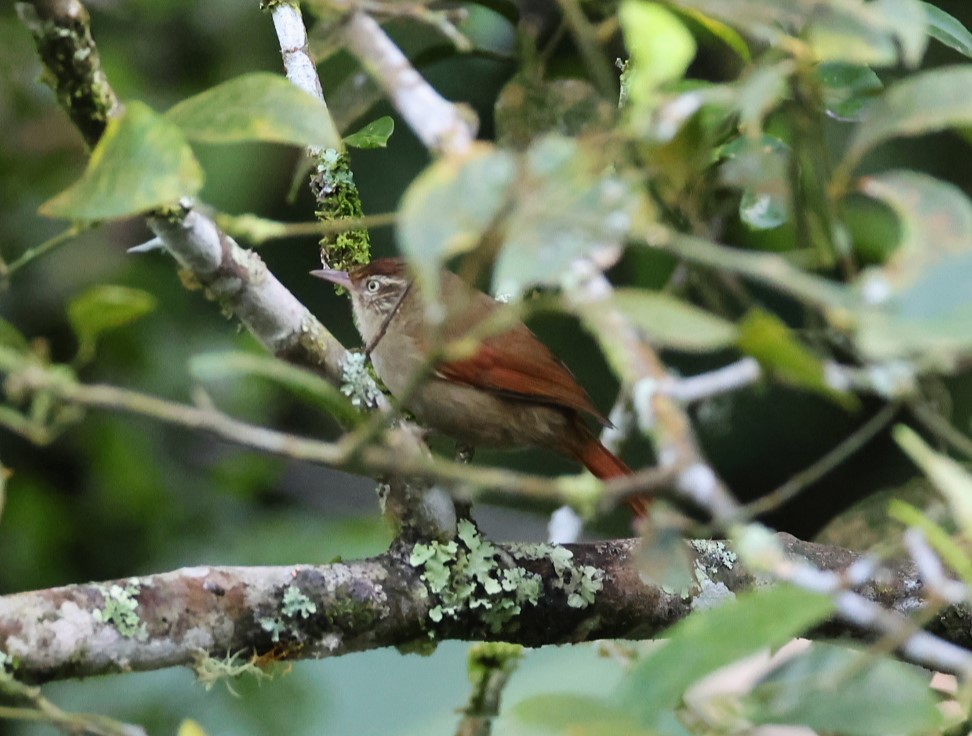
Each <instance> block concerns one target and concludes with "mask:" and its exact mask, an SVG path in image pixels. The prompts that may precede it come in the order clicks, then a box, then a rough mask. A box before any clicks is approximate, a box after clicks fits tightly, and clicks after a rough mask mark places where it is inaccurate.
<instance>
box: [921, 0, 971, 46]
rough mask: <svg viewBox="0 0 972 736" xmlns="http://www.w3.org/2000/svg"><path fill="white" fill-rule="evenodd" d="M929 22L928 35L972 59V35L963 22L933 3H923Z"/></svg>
mask: <svg viewBox="0 0 972 736" xmlns="http://www.w3.org/2000/svg"><path fill="white" fill-rule="evenodd" d="M922 6H924V8H925V16H926V18H927V20H928V35H929V36H931V37H932V38H934V39H935V40H936V41H938V42H939V43H943V44H945V45H946V46H948V47H949V48H950V49H954V50H955V51H958V52H959V53H960V54H962V55H963V56H968V57H970V58H972V33H969V29H968V28H966V27H965V26H964V25H962V22H961V21H960V20H958V19H956V18H953V17H952V16H951V15H949V14H948V13H946V12H945V11H944V10H942V9H941V8H938V7H936V6H934V5H932V4H931V3H922Z"/></svg>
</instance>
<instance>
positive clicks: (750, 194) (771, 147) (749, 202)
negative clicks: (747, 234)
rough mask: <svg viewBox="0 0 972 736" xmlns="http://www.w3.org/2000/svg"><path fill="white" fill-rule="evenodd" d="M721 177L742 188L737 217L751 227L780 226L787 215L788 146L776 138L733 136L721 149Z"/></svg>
mask: <svg viewBox="0 0 972 736" xmlns="http://www.w3.org/2000/svg"><path fill="white" fill-rule="evenodd" d="M720 154H721V157H723V158H724V159H725V162H724V163H723V164H722V166H721V167H720V169H719V176H720V179H721V180H722V182H723V183H724V184H726V185H727V186H730V187H737V188H739V189H741V190H742V196H741V197H740V200H739V218H740V219H741V220H742V221H743V222H744V223H745V224H746V225H748V226H749V227H751V228H753V229H754V230H768V229H771V228H774V227H779V226H780V225H782V224H783V223H784V222H786V221H787V220H789V219H790V201H789V200H790V186H789V177H788V174H787V167H788V165H789V160H790V155H791V153H790V147H789V146H788V145H786V143H784V142H783V141H781V140H780V139H779V138H776V137H774V136H771V135H767V134H763V135H762V136H760V137H759V138H736V139H735V140H734V141H732V142H731V143H728V144H726V145H725V146H723V147H722V149H721V151H720Z"/></svg>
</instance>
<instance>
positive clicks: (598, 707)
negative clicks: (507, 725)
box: [510, 693, 650, 736]
mask: <svg viewBox="0 0 972 736" xmlns="http://www.w3.org/2000/svg"><path fill="white" fill-rule="evenodd" d="M510 715H512V716H513V717H514V718H515V719H516V720H517V721H519V722H520V723H522V724H523V725H525V726H533V727H535V728H536V731H535V732H536V733H547V734H549V733H570V734H572V735H576V736H593V734H595V733H597V734H600V733H606V734H611V733H613V734H622V733H623V734H632V736H641V735H642V734H644V736H649V734H650V732H649V731H645V730H643V729H642V728H640V727H639V726H638V724H637V723H635V722H634V721H633V720H632V719H631V715H630V714H628V713H626V712H625V711H624V710H622V709H621V708H619V707H618V705H617V704H616V703H611V702H609V701H608V700H606V699H604V698H595V697H591V696H587V695H582V694H580V693H548V694H544V695H535V696H534V697H532V698H527V699H526V700H523V701H521V702H519V703H517V704H516V706H514V707H513V708H512V709H511V711H510ZM532 731H533V729H531V732H532ZM518 732H519V731H518Z"/></svg>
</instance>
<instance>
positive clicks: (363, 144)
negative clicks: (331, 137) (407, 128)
mask: <svg viewBox="0 0 972 736" xmlns="http://www.w3.org/2000/svg"><path fill="white" fill-rule="evenodd" d="M394 132H395V120H394V119H393V118H391V117H390V116H388V115H383V116H382V117H380V118H378V119H377V120H372V121H371V122H370V123H368V124H367V125H366V126H365V127H363V128H362V129H361V130H359V131H358V132H357V133H352V134H351V135H349V136H347V137H346V138H345V139H344V144H345V145H346V146H349V147H351V148H385V147H386V146H387V145H388V139H389V138H391V134H392V133H394Z"/></svg>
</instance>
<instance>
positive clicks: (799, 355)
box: [736, 309, 856, 408]
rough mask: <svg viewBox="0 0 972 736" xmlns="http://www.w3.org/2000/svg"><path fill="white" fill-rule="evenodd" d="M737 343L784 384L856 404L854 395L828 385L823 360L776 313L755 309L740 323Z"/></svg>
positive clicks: (850, 404)
mask: <svg viewBox="0 0 972 736" xmlns="http://www.w3.org/2000/svg"><path fill="white" fill-rule="evenodd" d="M736 344H737V345H738V347H739V349H740V350H742V351H743V352H744V353H747V354H748V355H751V356H753V357H754V358H756V360H758V361H759V363H760V365H761V366H763V368H764V369H765V370H766V371H768V372H769V373H771V374H772V375H773V376H775V377H776V378H778V379H779V380H781V381H783V382H784V383H788V384H791V385H793V386H798V387H801V388H806V389H810V390H811V391H816V392H817V393H820V394H823V395H824V396H826V397H827V398H829V399H832V400H834V401H837V402H838V403H840V404H841V405H843V406H845V407H847V408H852V407H853V406H855V405H856V402H855V400H854V398H853V396H852V395H851V394H845V393H841V392H838V391H835V390H834V389H832V388H831V387H830V386H829V385H827V382H826V381H825V380H824V368H823V363H821V362H820V359H819V358H817V356H815V355H814V354H813V353H811V352H810V351H809V350H807V348H805V347H804V346H803V345H802V344H801V343H800V341H799V340H797V339H796V337H794V335H793V333H792V332H791V331H790V328H789V327H787V326H786V323H784V322H783V321H782V320H781V319H780V318H779V317H777V316H776V315H774V314H771V313H769V312H764V311H762V310H759V309H754V310H752V311H751V312H750V313H749V314H747V315H746V318H745V319H743V321H742V322H741V323H740V324H739V339H738V340H737V341H736Z"/></svg>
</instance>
